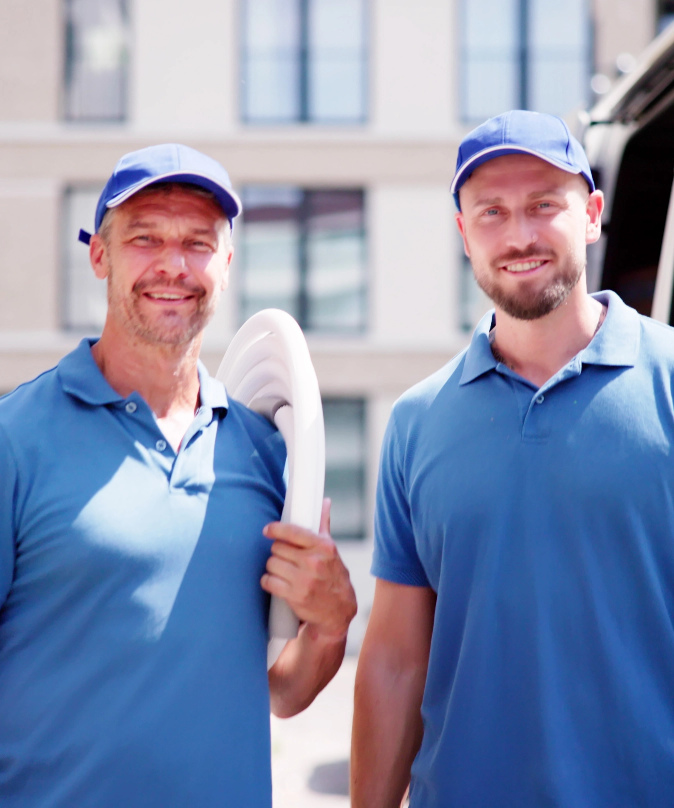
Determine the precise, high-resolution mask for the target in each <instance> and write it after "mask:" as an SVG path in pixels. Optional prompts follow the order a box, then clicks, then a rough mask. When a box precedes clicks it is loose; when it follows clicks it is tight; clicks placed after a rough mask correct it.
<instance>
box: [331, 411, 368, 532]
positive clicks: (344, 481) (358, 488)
mask: <svg viewBox="0 0 674 808" xmlns="http://www.w3.org/2000/svg"><path fill="white" fill-rule="evenodd" d="M323 416H324V419H325V495H326V496H328V497H330V499H331V500H332V508H331V512H330V513H331V531H332V535H333V536H334V538H336V539H362V538H363V537H364V536H365V535H366V533H367V526H368V512H367V504H366V503H367V498H366V485H365V476H366V475H365V471H366V457H367V452H366V437H365V436H366V428H365V402H364V401H363V400H362V399H351V398H330V399H324V401H323Z"/></svg>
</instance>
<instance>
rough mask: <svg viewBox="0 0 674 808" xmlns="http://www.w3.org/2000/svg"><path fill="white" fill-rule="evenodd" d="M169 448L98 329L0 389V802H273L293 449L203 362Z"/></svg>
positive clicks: (10, 807) (99, 807)
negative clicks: (268, 575) (95, 352)
mask: <svg viewBox="0 0 674 808" xmlns="http://www.w3.org/2000/svg"><path fill="white" fill-rule="evenodd" d="M199 376H200V383H201V388H200V394H201V406H200V409H199V410H198V412H197V414H196V417H195V419H194V422H193V424H192V426H191V427H190V428H189V430H188V432H187V434H186V435H185V438H184V440H183V442H182V445H181V447H180V450H179V451H178V452H174V450H173V449H172V448H171V446H170V444H168V443H167V441H166V440H165V438H164V436H163V434H162V432H161V430H160V429H159V427H158V426H157V423H156V420H155V417H154V415H153V413H152V412H151V410H150V409H149V407H148V406H147V404H146V403H145V401H144V400H143V399H142V397H141V396H140V395H138V394H137V393H132V394H131V395H130V396H128V397H126V398H124V397H122V396H120V395H118V394H117V393H116V392H115V391H114V390H113V389H112V388H111V387H110V386H109V385H108V383H107V382H106V380H105V379H104V377H103V376H102V375H101V373H100V371H99V370H98V367H97V366H96V364H95V362H94V360H93V358H92V356H91V351H90V344H89V342H87V341H84V342H83V343H82V344H80V346H79V348H77V350H75V351H74V352H73V353H71V354H70V355H68V356H67V357H65V358H64V359H63V360H62V361H61V362H60V363H59V365H58V366H57V367H56V368H55V369H53V370H50V371H48V372H47V373H45V374H43V375H42V376H40V377H39V378H38V379H36V380H35V381H33V382H31V383H29V384H26V385H23V386H22V387H20V388H18V389H17V390H16V391H14V392H13V393H11V394H9V395H8V396H5V397H4V398H3V399H1V400H0V804H1V805H2V806H3V808H14V806H16V808H19V806H20V808H26V806H40V808H57V807H58V808H73V806H77V808H88V806H91V808H108V807H109V808H113V806H114V808H120V806H124V807H125V808H128V807H129V806H138V808H140V806H142V807H143V808H148V806H157V807H159V806H161V808H166V807H167V806H172V808H173V806H176V807H177V806H185V808H188V807H189V808H195V806H199V808H201V806H223V805H240V806H256V807H257V806H270V805H271V775H270V742H269V692H268V684H267V671H266V645H267V629H266V626H267V611H268V599H267V597H266V596H265V594H264V592H263V591H262V589H261V588H260V584H259V580H260V576H261V575H262V573H263V571H264V567H265V563H266V560H267V557H268V554H269V541H268V540H267V539H266V538H264V537H263V536H262V532H261V531H262V527H263V526H264V525H265V524H266V523H267V522H269V521H271V520H274V519H277V518H278V517H279V514H280V512H281V508H282V505H283V496H284V483H283V465H284V459H285V447H284V445H283V441H282V439H281V438H280V436H279V435H278V433H277V432H276V431H275V430H274V429H273V428H272V427H271V426H270V425H269V424H268V423H267V421H265V420H264V419H263V418H262V417H260V416H258V415H256V414H255V413H253V412H251V411H249V410H247V409H246V408H245V407H243V406H241V405H240V404H238V403H236V402H228V401H227V397H226V394H225V390H224V388H223V387H222V385H221V384H220V383H219V382H218V381H216V380H215V379H212V378H210V377H209V376H208V374H207V373H206V371H205V369H204V368H203V367H200V368H199Z"/></svg>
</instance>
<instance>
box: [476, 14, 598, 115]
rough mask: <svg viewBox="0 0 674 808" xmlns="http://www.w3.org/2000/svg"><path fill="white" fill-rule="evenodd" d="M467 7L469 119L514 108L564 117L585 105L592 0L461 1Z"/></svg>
mask: <svg viewBox="0 0 674 808" xmlns="http://www.w3.org/2000/svg"><path fill="white" fill-rule="evenodd" d="M462 8H463V27H462V35H463V65H462V68H463V70H462V82H463V85H462V107H463V109H462V112H463V116H464V118H465V119H466V120H470V121H481V120H484V119H485V118H488V117H490V116H491V115H497V114H498V113H500V112H504V111H505V110H507V109H512V108H516V107H520V108H521V107H524V108H526V109H535V110H539V111H541V112H552V113H555V114H558V115H564V114H566V113H568V112H569V111H570V110H572V109H574V108H575V107H577V106H579V105H584V104H585V103H586V100H587V96H588V92H589V78H590V68H591V65H590V34H591V26H590V18H589V12H588V2H587V0H568V2H566V0H565V1H564V2H562V0H555V1H554V2H553V0H503V2H502V0H463V5H462ZM524 15H526V24H524V23H523V18H524Z"/></svg>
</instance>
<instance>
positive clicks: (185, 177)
mask: <svg viewBox="0 0 674 808" xmlns="http://www.w3.org/2000/svg"><path fill="white" fill-rule="evenodd" d="M171 181H173V182H185V183H191V184H193V185H198V186H199V187H201V188H204V189H205V190H207V191H211V193H213V194H214V195H215V197H216V199H217V200H218V202H219V204H220V206H221V207H222V209H223V210H224V212H225V214H226V215H227V217H228V218H229V219H230V220H231V219H233V218H234V217H235V216H238V215H239V214H240V213H241V211H242V209H243V208H242V205H241V200H240V199H239V197H238V196H237V195H236V194H235V193H234V191H231V190H229V189H228V188H225V187H223V186H222V185H221V184H220V183H219V182H217V180H214V179H213V178H212V177H209V176H207V175H206V174H196V173H194V172H193V171H190V172H185V171H170V172H168V173H167V174H161V175H159V176H154V177H147V178H146V179H144V180H141V181H140V182H137V183H136V184H135V185H132V186H131V187H130V188H125V189H124V191H122V192H121V193H119V194H117V196H113V197H112V199H110V200H108V202H107V204H106V208H116V207H117V206H118V205H121V204H122V202H125V201H126V200H127V199H129V198H130V197H132V196H133V195H134V194H137V193H138V191H141V190H142V189H143V188H147V187H148V186H150V185H156V184H157V183H159V182H171Z"/></svg>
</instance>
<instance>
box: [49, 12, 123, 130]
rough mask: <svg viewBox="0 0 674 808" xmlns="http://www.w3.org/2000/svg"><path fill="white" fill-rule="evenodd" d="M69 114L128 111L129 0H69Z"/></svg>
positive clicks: (112, 116)
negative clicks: (127, 1)
mask: <svg viewBox="0 0 674 808" xmlns="http://www.w3.org/2000/svg"><path fill="white" fill-rule="evenodd" d="M64 2H65V16H66V64H65V94H64V95H65V117H66V118H67V119H69V120H107V121H110V120H123V119H124V118H125V117H126V82H127V63H128V15H127V4H126V0H64Z"/></svg>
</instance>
